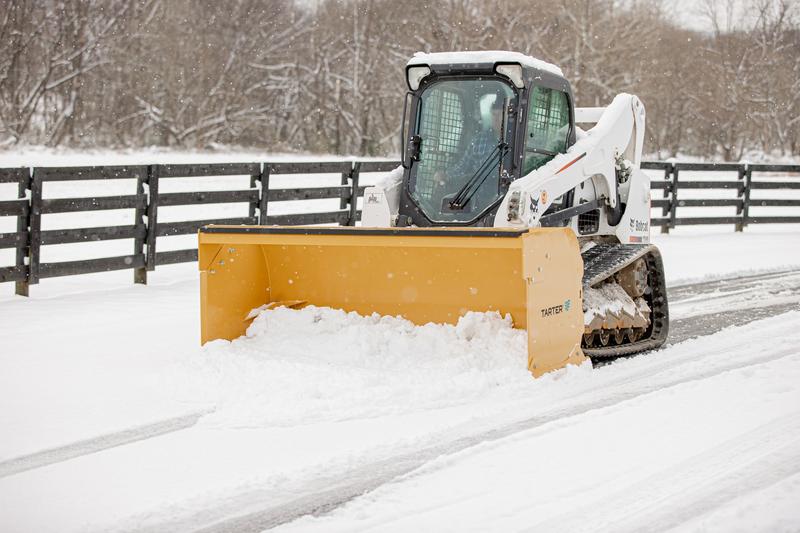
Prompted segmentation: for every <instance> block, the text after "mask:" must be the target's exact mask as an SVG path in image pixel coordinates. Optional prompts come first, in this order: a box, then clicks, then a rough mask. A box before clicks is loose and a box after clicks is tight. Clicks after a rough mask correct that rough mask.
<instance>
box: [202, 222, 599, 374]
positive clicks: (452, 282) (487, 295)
mask: <svg viewBox="0 0 800 533" xmlns="http://www.w3.org/2000/svg"><path fill="white" fill-rule="evenodd" d="M199 268H200V287H201V291H200V294H201V296H200V297H201V306H200V311H201V336H202V342H203V343H205V342H208V341H210V340H214V339H235V338H237V337H239V336H241V335H243V334H244V333H245V330H246V329H247V327H248V325H249V320H248V318H247V316H248V314H249V313H250V311H251V310H252V309H254V308H257V307H259V306H262V305H264V304H269V305H270V306H271V307H278V306H280V305H285V306H287V307H297V306H302V305H305V304H311V305H316V306H326V307H332V308H336V309H344V310H345V311H355V312H357V313H359V314H362V315H368V314H371V313H379V314H381V315H400V316H402V317H404V318H406V319H408V320H410V321H411V322H413V323H415V324H420V325H421V324H425V323H428V322H435V323H448V324H455V323H456V322H457V321H458V319H459V317H460V316H462V315H464V314H465V313H466V312H467V311H499V312H500V313H501V314H503V315H505V314H506V313H510V314H511V316H512V319H513V323H514V327H516V328H520V329H527V331H528V368H529V369H530V371H531V372H532V373H533V375H534V376H539V375H541V374H543V373H545V372H548V371H550V370H554V369H557V368H561V367H563V366H565V365H567V364H568V363H575V364H577V363H580V362H582V361H583V360H584V355H583V353H582V352H581V336H582V335H583V331H584V323H583V309H582V303H581V297H582V294H581V287H582V286H581V278H582V275H583V263H582V260H581V255H580V251H579V248H578V241H577V239H576V237H575V234H574V233H573V232H572V231H571V230H569V229H566V228H535V229H521V230H519V229H498V228H464V229H462V228H435V229H425V228H387V229H376V228H354V227H342V228H335V227H329V228H321V227H278V226H206V227H204V228H202V229H201V230H200V234H199Z"/></svg>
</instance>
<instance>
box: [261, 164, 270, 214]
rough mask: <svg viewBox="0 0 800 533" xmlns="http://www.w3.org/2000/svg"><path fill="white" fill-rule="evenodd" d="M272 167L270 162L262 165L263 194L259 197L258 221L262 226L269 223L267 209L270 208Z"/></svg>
mask: <svg viewBox="0 0 800 533" xmlns="http://www.w3.org/2000/svg"><path fill="white" fill-rule="evenodd" d="M271 170H272V169H271V168H270V166H269V163H264V165H263V166H262V167H261V174H259V176H258V180H259V182H260V183H261V195H260V196H259V198H258V223H259V224H260V225H262V226H266V225H267V209H268V208H269V174H270V171H271Z"/></svg>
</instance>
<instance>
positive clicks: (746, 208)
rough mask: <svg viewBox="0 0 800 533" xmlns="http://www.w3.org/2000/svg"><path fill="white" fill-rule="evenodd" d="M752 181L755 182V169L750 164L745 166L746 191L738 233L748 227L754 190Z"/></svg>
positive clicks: (737, 227) (743, 196)
mask: <svg viewBox="0 0 800 533" xmlns="http://www.w3.org/2000/svg"><path fill="white" fill-rule="evenodd" d="M740 172H741V171H740ZM752 181H753V169H752V168H751V167H750V165H749V164H748V165H746V166H745V170H744V191H743V194H742V208H741V215H742V221H741V223H739V224H737V225H736V231H743V230H744V228H745V226H747V219H748V218H749V216H750V190H751V188H752V187H751V183H752ZM736 214H737V215H738V214H739V210H738V209H737V213H736Z"/></svg>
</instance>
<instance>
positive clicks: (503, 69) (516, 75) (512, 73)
mask: <svg viewBox="0 0 800 533" xmlns="http://www.w3.org/2000/svg"><path fill="white" fill-rule="evenodd" d="M494 70H495V72H497V73H498V74H501V75H503V76H506V77H507V78H508V79H510V80H511V82H512V83H513V84H514V85H515V86H516V87H517V89H522V88H523V87H525V83H523V81H522V66H520V65H514V64H512V65H497V67H495V69H494Z"/></svg>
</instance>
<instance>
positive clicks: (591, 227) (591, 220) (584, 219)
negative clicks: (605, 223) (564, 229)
mask: <svg viewBox="0 0 800 533" xmlns="http://www.w3.org/2000/svg"><path fill="white" fill-rule="evenodd" d="M599 230H600V210H599V209H594V210H592V211H589V212H588V213H583V214H581V215H578V233H580V234H581V235H588V234H590V233H597V232H598V231H599Z"/></svg>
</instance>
